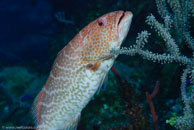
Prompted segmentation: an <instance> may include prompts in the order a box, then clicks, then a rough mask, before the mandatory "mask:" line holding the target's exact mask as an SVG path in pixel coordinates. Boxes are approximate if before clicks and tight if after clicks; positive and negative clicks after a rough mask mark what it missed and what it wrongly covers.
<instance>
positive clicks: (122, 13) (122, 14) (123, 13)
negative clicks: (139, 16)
mask: <svg viewBox="0 0 194 130" xmlns="http://www.w3.org/2000/svg"><path fill="white" fill-rule="evenodd" d="M124 16H125V12H124V11H122V12H121V16H120V18H119V20H118V23H117V26H119V24H120V23H121V20H122V19H123V18H124Z"/></svg>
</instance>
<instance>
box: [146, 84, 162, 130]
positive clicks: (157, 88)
mask: <svg viewBox="0 0 194 130" xmlns="http://www.w3.org/2000/svg"><path fill="white" fill-rule="evenodd" d="M158 90H159V81H157V82H156V86H155V88H154V91H153V92H152V94H151V95H149V94H148V92H146V99H147V102H148V104H149V106H150V109H151V113H152V118H153V123H154V127H155V130H158V127H157V122H156V121H157V119H158V116H157V115H156V112H155V108H154V105H153V103H152V99H153V98H154V97H155V96H156V94H157V93H158Z"/></svg>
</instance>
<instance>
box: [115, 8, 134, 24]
mask: <svg viewBox="0 0 194 130" xmlns="http://www.w3.org/2000/svg"><path fill="white" fill-rule="evenodd" d="M118 17H119V18H118V22H117V26H120V24H122V23H123V21H127V22H129V23H130V22H131V19H132V17H133V14H132V12H130V11H125V12H124V11H119V13H118Z"/></svg>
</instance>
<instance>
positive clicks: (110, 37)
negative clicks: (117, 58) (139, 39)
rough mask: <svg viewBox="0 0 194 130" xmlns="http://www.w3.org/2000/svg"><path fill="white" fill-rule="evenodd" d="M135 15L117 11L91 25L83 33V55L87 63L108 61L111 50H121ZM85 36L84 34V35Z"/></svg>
mask: <svg viewBox="0 0 194 130" xmlns="http://www.w3.org/2000/svg"><path fill="white" fill-rule="evenodd" d="M132 17H133V14H132V13H131V12H130V11H126V12H124V11H115V12H111V13H107V14H105V15H103V16H101V17H99V18H97V19H96V20H94V21H93V22H91V23H90V24H89V25H87V26H86V27H85V28H84V29H83V31H81V33H82V32H87V33H85V34H86V36H85V37H84V38H83V48H82V51H81V55H82V57H83V59H84V60H86V61H96V60H100V59H106V58H107V57H109V56H110V50H111V49H118V48H120V46H121V44H122V42H123V40H124V39H125V37H126V36H127V33H128V31H129V28H130V24H131V21H132ZM82 34H84V33H82Z"/></svg>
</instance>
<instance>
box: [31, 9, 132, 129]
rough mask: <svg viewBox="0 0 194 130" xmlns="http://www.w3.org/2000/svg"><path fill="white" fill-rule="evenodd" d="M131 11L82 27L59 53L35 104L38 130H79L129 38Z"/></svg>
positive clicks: (102, 18)
mask: <svg viewBox="0 0 194 130" xmlns="http://www.w3.org/2000/svg"><path fill="white" fill-rule="evenodd" d="M131 20H132V13H131V12H128V11H127V12H123V11H115V12H111V13H108V14H105V15H103V16H101V17H99V18H98V19H96V20H94V21H93V22H91V23H90V24H89V25H87V26H86V27H85V28H83V29H82V30H81V31H80V32H79V33H78V34H77V35H76V36H75V37H74V38H73V39H72V40H71V41H70V42H69V43H68V44H67V45H66V46H65V47H64V48H63V49H62V50H61V51H60V52H59V54H58V56H57V58H56V60H55V62H54V64H53V67H52V70H51V72H50V75H49V77H48V80H47V82H46V84H45V85H44V87H43V88H42V90H41V91H40V93H39V94H38V96H37V97H36V99H35V101H34V107H33V110H34V115H35V119H36V123H37V130H51V129H52V130H67V129H68V130H69V129H76V127H77V122H78V120H79V117H80V115H81V111H82V109H83V108H84V107H85V106H86V105H87V103H88V102H89V101H90V99H91V97H92V96H93V95H94V94H95V93H96V91H97V90H98V89H99V87H100V86H101V85H102V83H103V80H104V78H105V76H106V74H107V72H108V71H109V70H110V68H111V67H112V65H113V62H114V60H115V58H116V57H117V56H115V55H114V56H113V55H111V54H110V50H111V49H118V48H120V45H121V43H122V41H123V40H124V38H125V37H126V35H127V33H128V30H129V27H130V24H131Z"/></svg>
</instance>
